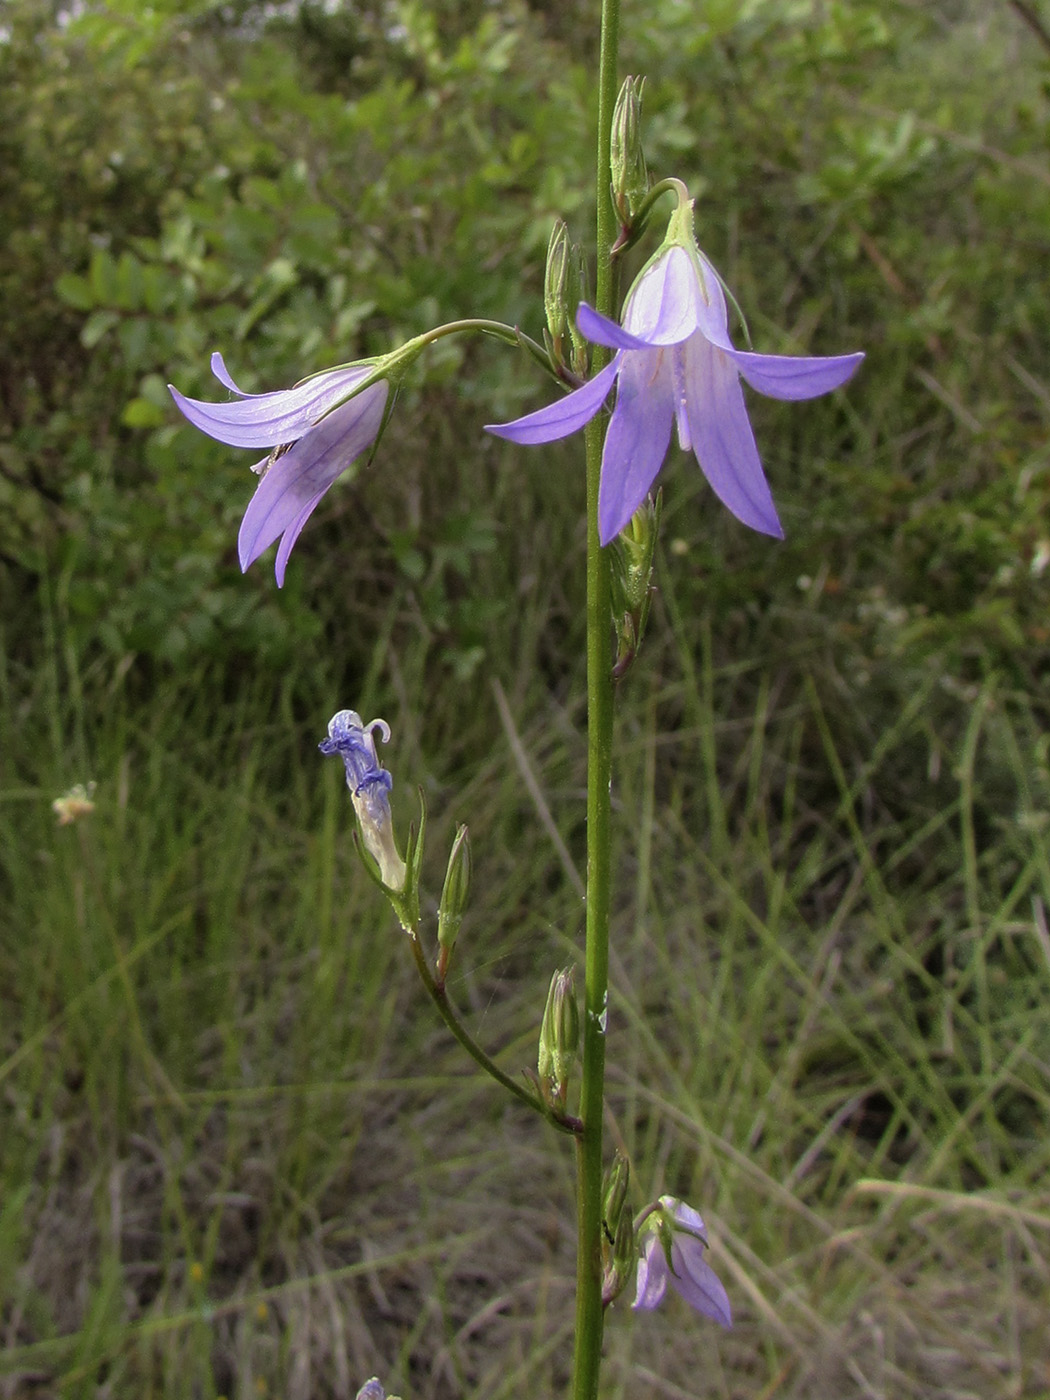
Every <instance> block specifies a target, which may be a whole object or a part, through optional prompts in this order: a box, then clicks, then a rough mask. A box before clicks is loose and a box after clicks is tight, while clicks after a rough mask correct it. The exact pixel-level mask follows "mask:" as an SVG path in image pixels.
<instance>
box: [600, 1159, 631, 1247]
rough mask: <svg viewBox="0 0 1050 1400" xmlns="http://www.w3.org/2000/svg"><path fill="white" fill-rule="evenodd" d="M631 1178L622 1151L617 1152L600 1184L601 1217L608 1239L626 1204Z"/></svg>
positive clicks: (611, 1237)
mask: <svg viewBox="0 0 1050 1400" xmlns="http://www.w3.org/2000/svg"><path fill="white" fill-rule="evenodd" d="M630 1180H631V1168H630V1166H629V1165H628V1162H627V1158H626V1157H625V1156H624V1155H623V1153H622V1152H617V1154H616V1156H615V1157H614V1158H613V1163H612V1166H611V1167H609V1168H608V1170H607V1171H606V1173H605V1181H604V1183H603V1185H602V1219H603V1221H604V1222H605V1229H606V1233H607V1235H608V1237H609V1239H613V1238H614V1237H615V1235H616V1226H617V1222H618V1221H619V1219H620V1216H621V1215H622V1214H623V1208H624V1206H625V1205H626V1204H627V1188H628V1186H629V1184H630Z"/></svg>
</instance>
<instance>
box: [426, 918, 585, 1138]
mask: <svg viewBox="0 0 1050 1400" xmlns="http://www.w3.org/2000/svg"><path fill="white" fill-rule="evenodd" d="M408 936H409V939H410V941H411V943H412V956H413V957H414V958H415V960H416V968H417V969H418V971H419V975H420V977H421V978H422V979H423V985H424V986H425V987H426V989H427V992H428V993H429V995H430V999H431V1001H432V1002H433V1003H434V1005H435V1006H436V1007H437V1009H438V1013H439V1015H440V1016H441V1019H442V1020H443V1021H444V1023H445V1025H446V1026H448V1028H449V1030H450V1031H451V1032H452V1034H453V1035H454V1036H455V1037H456V1039H457V1040H458V1041H459V1043H460V1045H462V1046H463V1049H464V1050H466V1052H467V1054H468V1055H470V1057H471V1058H472V1059H473V1060H475V1061H476V1062H477V1063H478V1064H479V1065H480V1066H481V1068H482V1069H483V1070H484V1071H485V1073H486V1074H490V1075H491V1076H492V1078H493V1079H495V1080H496V1081H497V1083H499V1084H502V1085H503V1087H504V1089H506V1090H508V1091H509V1092H510V1093H512V1094H513V1095H514V1097H515V1098H517V1099H521V1101H522V1103H525V1104H528V1106H529V1108H532V1109H535V1110H536V1112H537V1113H539V1114H541V1115H542V1116H543V1117H544V1118H546V1119H547V1121H548V1123H552V1124H553V1125H554V1127H556V1128H558V1129H560V1131H561V1132H563V1133H577V1132H579V1131H580V1123H579V1121H578V1120H577V1119H575V1118H573V1117H571V1116H570V1115H568V1114H564V1113H559V1112H558V1111H557V1110H556V1109H554V1108H551V1107H550V1105H549V1104H546V1103H544V1102H543V1100H542V1099H541V1098H540V1097H539V1096H538V1095H537V1094H530V1093H529V1091H528V1089H526V1088H524V1087H523V1086H522V1085H521V1084H519V1083H518V1082H517V1080H515V1079H512V1078H511V1077H510V1075H509V1074H504V1072H503V1070H501V1069H500V1067H499V1065H498V1064H496V1062H495V1060H493V1059H492V1058H491V1056H489V1055H488V1054H486V1052H485V1051H484V1050H483V1049H482V1048H481V1046H480V1045H479V1044H478V1043H477V1041H476V1040H475V1039H474V1037H473V1036H472V1035H471V1034H470V1032H469V1031H468V1030H467V1028H466V1026H464V1024H463V1022H462V1021H461V1020H460V1019H459V1017H458V1016H457V1015H456V1010H455V1007H454V1006H453V1005H452V1003H451V1002H450V1001H449V998H448V992H447V991H446V990H445V984H444V982H439V981H438V980H437V979H436V978H435V977H434V975H433V973H432V972H431V971H430V968H429V967H428V966H427V955H426V953H424V951H423V945H422V943H421V942H420V940H419V936H418V935H417V934H416V933H415V932H414V931H413V930H411V929H409V930H408Z"/></svg>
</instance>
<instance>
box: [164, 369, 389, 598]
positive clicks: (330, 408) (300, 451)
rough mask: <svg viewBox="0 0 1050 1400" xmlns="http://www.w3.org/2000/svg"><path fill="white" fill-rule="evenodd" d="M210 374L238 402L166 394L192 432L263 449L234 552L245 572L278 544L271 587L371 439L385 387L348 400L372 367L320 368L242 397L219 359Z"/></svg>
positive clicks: (280, 580) (370, 387)
mask: <svg viewBox="0 0 1050 1400" xmlns="http://www.w3.org/2000/svg"><path fill="white" fill-rule="evenodd" d="M211 368H212V373H213V374H214V375H215V377H216V379H218V380H219V381H220V383H222V384H223V385H225V387H226V388H227V389H229V390H231V391H232V392H233V393H234V394H237V395H238V398H237V399H235V400H232V401H230V402H228V403H207V402H205V401H203V400H201V399H188V398H186V397H185V395H183V394H180V393H179V391H178V390H177V389H176V388H174V387H173V386H172V385H169V386H168V387H169V389H171V393H172V396H173V397H174V399H175V402H176V404H177V405H178V407H179V409H180V410H181V412H182V413H183V414H185V416H186V417H187V418H188V419H189V421H190V422H191V423H192V424H193V425H194V427H195V428H199V429H200V430H201V432H202V433H207V434H208V436H209V437H213V438H216V439H217V440H218V441H219V442H225V443H229V445H230V446H231V447H266V448H269V449H271V451H270V455H269V457H268V458H264V459H263V461H261V462H259V463H257V464H256V466H255V467H254V468H253V470H254V471H257V472H260V473H261V478H262V479H261V480H260V482H259V485H258V486H257V487H256V490H255V495H254V496H253V497H252V499H251V501H250V502H249V503H248V509H247V510H246V511H245V513H244V519H243V520H242V521H241V528H240V533H239V534H238V536H237V552H238V556H239V558H240V563H241V569H242V570H246V569H247V568H248V566H249V564H252V563H254V561H255V560H256V559H258V557H259V555H260V554H262V552H263V551H264V550H265V549H267V548H268V547H269V546H270V545H271V544H273V542H274V541H275V540H277V539H280V541H281V544H280V547H279V548H278V550H277V561H276V566H275V573H276V576H277V585H278V587H282V586H283V584H284V573H285V569H286V567H287V564H288V556H289V555H290V554H291V552H292V546H293V545H294V544H295V542H296V540H297V539H298V538H299V534H300V531H301V530H302V528H303V526H304V525H305V524H306V522H307V520H309V518H310V516H311V514H312V513H313V511H314V509H315V508H316V506H317V504H318V502H319V501H320V500H321V498H322V496H323V495H324V494H325V492H326V491H327V490H328V488H329V487H330V486H331V485H332V483H333V482H334V481H335V480H336V478H337V477H339V476H341V475H342V473H343V472H345V471H346V470H347V468H348V467H349V466H350V465H351V464H352V463H353V462H354V461H356V459H357V458H358V457H360V455H361V453H362V452H364V451H365V449H366V448H368V447H370V446H371V445H372V443H373V442H374V441H375V439H376V435H377V434H378V432H379V429H380V427H381V426H382V423H383V414H384V413H385V411H386V400H387V385H386V382H385V381H384V380H378V381H377V382H376V383H374V384H369V385H368V386H367V387H366V388H364V389H361V390H360V391H359V392H358V393H357V394H355V395H354V397H352V398H347V395H348V394H352V393H353V391H354V389H355V388H356V387H357V386H358V385H359V384H361V383H362V381H364V380H366V379H368V378H369V376H370V375H372V374H373V373H374V372H375V366H374V365H370V364H355V365H349V366H347V367H346V368H345V369H332V370H326V371H325V372H324V373H323V374H317V375H314V376H313V378H311V379H306V380H304V381H303V382H302V383H301V384H297V385H296V386H295V388H294V389H281V390H278V391H277V392H275V393H269V394H246V393H245V392H244V391H243V390H242V389H238V387H237V385H236V384H235V383H234V382H233V379H232V378H231V377H230V374H229V371H228V370H227V368H226V365H225V363H224V362H223V358H222V356H221V355H220V354H218V353H216V354H214V355H212V357H211Z"/></svg>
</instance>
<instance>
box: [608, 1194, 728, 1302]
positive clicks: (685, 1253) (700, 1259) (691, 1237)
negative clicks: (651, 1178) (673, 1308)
mask: <svg viewBox="0 0 1050 1400" xmlns="http://www.w3.org/2000/svg"><path fill="white" fill-rule="evenodd" d="M706 1247H707V1227H706V1226H705V1225H704V1222H703V1220H702V1219H701V1217H700V1214H699V1212H697V1211H695V1210H693V1208H692V1206H687V1205H686V1204H685V1202H684V1201H679V1200H677V1199H676V1198H675V1197H674V1196H661V1197H660V1202H659V1205H658V1207H657V1208H656V1210H655V1211H654V1212H653V1214H652V1215H650V1217H649V1228H648V1230H647V1231H646V1233H645V1235H644V1237H643V1240H642V1246H641V1249H640V1250H639V1253H638V1279H637V1291H636V1294H635V1299H634V1302H633V1303H632V1304H631V1306H632V1307H633V1308H636V1309H638V1310H639V1311H642V1312H652V1310H653V1309H654V1308H658V1307H659V1306H660V1304H661V1303H662V1302H663V1299H664V1295H665V1293H666V1292H667V1284H668V1282H670V1284H671V1287H672V1288H673V1289H674V1290H675V1292H676V1293H678V1294H680V1295H681V1296H682V1297H683V1298H684V1299H685V1301H686V1302H687V1303H688V1304H689V1306H690V1307H691V1308H695V1309H696V1311H697V1312H698V1313H702V1314H703V1315H704V1317H710V1318H713V1320H714V1321H715V1322H719V1323H721V1325H722V1326H723V1327H732V1325H733V1313H732V1309H731V1308H730V1306H729V1297H728V1294H727V1293H726V1291H725V1289H724V1288H723V1287H722V1283H721V1280H720V1279H719V1277H718V1275H717V1274H716V1273H715V1271H714V1269H712V1268H711V1265H710V1264H709V1263H708V1262H707V1260H706V1259H705V1258H704V1250H705V1248H706Z"/></svg>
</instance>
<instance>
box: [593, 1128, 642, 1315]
mask: <svg viewBox="0 0 1050 1400" xmlns="http://www.w3.org/2000/svg"><path fill="white" fill-rule="evenodd" d="M629 1181H630V1168H629V1167H628V1165H627V1158H626V1157H624V1156H622V1155H621V1154H620V1153H619V1152H618V1153H617V1154H616V1157H615V1159H614V1161H613V1164H612V1166H611V1167H610V1168H609V1169H608V1171H607V1172H606V1173H605V1182H604V1184H603V1187H602V1305H603V1306H604V1307H608V1305H609V1304H610V1303H611V1302H612V1301H613V1299H614V1298H617V1297H619V1295H620V1294H621V1293H622V1292H623V1290H624V1288H625V1287H626V1286H627V1281H628V1279H629V1278H630V1277H631V1274H632V1273H633V1272H634V1263H635V1257H636V1254H637V1246H636V1244H635V1237H634V1217H633V1216H632V1214H631V1207H630V1203H629V1202H628V1199H627V1187H628V1184H629Z"/></svg>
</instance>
